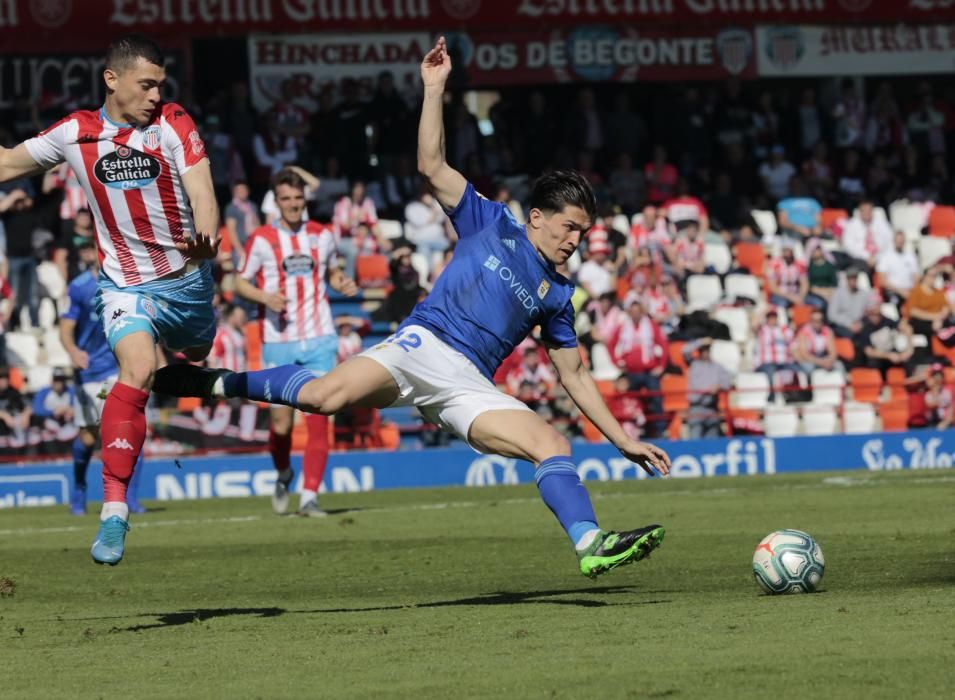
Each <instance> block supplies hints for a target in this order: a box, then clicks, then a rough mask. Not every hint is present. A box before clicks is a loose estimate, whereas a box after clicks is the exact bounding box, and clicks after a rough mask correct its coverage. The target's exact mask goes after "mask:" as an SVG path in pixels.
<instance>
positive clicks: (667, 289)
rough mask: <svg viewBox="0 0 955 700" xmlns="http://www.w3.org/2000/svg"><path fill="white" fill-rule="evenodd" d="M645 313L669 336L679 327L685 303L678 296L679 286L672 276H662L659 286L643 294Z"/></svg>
mask: <svg viewBox="0 0 955 700" xmlns="http://www.w3.org/2000/svg"><path fill="white" fill-rule="evenodd" d="M643 298H644V299H645V300H646V307H647V312H648V313H649V314H650V318H652V319H653V320H654V321H656V323H657V324H658V325H659V326H660V328H662V329H663V332H664V333H666V334H667V335H669V334H670V333H671V332H673V331H674V330H676V329H677V327H678V326H679V325H680V317H681V316H682V315H683V311H684V308H685V302H684V301H683V296H682V295H681V294H680V286H679V285H678V284H677V283H676V279H674V277H673V275H663V278H662V280H661V281H660V284H658V285H656V286H653V287H649V288H648V289H647V290H646V291H645V292H644V293H643Z"/></svg>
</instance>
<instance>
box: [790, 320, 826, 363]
mask: <svg viewBox="0 0 955 700" xmlns="http://www.w3.org/2000/svg"><path fill="white" fill-rule="evenodd" d="M796 337H797V338H798V339H805V340H806V344H807V345H808V346H809V352H811V353H812V354H813V355H815V356H816V357H825V356H826V355H827V354H828V353H829V342H830V340H831V339H832V338H834V337H835V336H834V335H833V332H832V329H831V328H829V326H823V327H822V329H821V330H820V331H818V332H816V329H815V328H813V326H812V324H811V323H807V324H806V325H804V326H803V327H802V328H800V329H799V332H798V333H797V334H796Z"/></svg>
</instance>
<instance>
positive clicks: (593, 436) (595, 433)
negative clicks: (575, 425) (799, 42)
mask: <svg viewBox="0 0 955 700" xmlns="http://www.w3.org/2000/svg"><path fill="white" fill-rule="evenodd" d="M580 428H581V431H582V432H583V434H584V439H585V440H586V441H587V442H607V438H605V437H604V434H603V433H601V432H600V430H599V429H598V428H597V426H596V425H594V424H593V423H592V422H591V421H590V419H589V418H587V416H581V417H580Z"/></svg>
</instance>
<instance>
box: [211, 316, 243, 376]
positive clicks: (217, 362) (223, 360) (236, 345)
mask: <svg viewBox="0 0 955 700" xmlns="http://www.w3.org/2000/svg"><path fill="white" fill-rule="evenodd" d="M247 321H248V317H247V316H246V314H245V309H243V308H242V307H241V306H236V305H233V304H227V305H226V307H225V308H224V309H223V310H222V320H221V321H220V323H219V327H218V328H217V329H216V337H215V340H213V341H212V352H211V353H210V354H209V361H208V362H209V366H210V367H213V368H215V369H228V370H231V371H233V372H245V370H246V361H245V358H246V356H245V348H246V338H245V324H246V322H247Z"/></svg>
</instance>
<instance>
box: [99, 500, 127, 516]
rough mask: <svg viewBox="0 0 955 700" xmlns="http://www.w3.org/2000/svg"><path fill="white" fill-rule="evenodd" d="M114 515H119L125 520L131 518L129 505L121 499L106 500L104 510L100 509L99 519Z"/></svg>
mask: <svg viewBox="0 0 955 700" xmlns="http://www.w3.org/2000/svg"><path fill="white" fill-rule="evenodd" d="M114 515H118V516H119V517H120V518H122V519H123V520H126V521H128V520H129V506H128V505H126V504H125V503H123V502H121V501H105V502H104V503H103V510H101V511H100V514H99V519H100V520H107V519H109V518H111V517H113V516H114Z"/></svg>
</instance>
